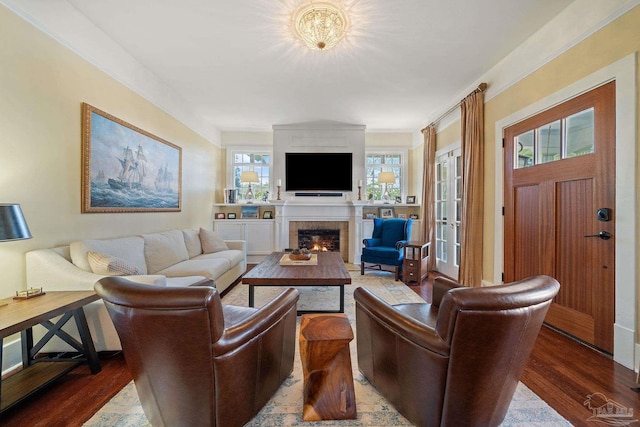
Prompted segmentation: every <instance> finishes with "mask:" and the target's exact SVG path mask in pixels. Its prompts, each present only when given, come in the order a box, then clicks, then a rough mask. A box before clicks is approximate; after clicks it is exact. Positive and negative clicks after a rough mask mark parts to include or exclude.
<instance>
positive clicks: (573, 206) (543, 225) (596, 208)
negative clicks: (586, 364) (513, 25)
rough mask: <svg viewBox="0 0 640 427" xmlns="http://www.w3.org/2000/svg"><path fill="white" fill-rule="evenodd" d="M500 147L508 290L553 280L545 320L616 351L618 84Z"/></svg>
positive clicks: (531, 124)
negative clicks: (539, 277) (555, 287)
mask: <svg viewBox="0 0 640 427" xmlns="http://www.w3.org/2000/svg"><path fill="white" fill-rule="evenodd" d="M504 141H505V150H504V152H505V160H504V165H505V197H504V199H505V211H504V224H505V242H504V243H505V251H504V252H505V259H504V266H505V270H504V281H505V283H508V282H511V281H514V280H519V279H522V278H525V277H528V276H532V275H536V274H546V275H549V276H552V277H555V278H556V279H557V280H558V281H559V282H560V292H559V294H558V296H557V297H556V298H555V299H554V303H553V304H552V307H551V309H550V310H549V314H548V315H547V318H546V322H547V323H548V324H550V325H552V326H554V327H556V328H558V329H560V330H562V331H565V332H567V333H569V334H570V335H573V336H575V337H577V338H579V339H580V340H583V341H585V342H587V343H589V344H592V345H594V346H596V347H598V348H600V349H602V350H604V351H606V352H608V353H613V322H614V312H615V301H614V290H615V282H614V278H615V269H614V266H615V243H614V240H615V236H614V235H613V232H614V229H615V212H614V211H613V207H614V205H615V82H611V83H608V84H606V85H603V86H601V87H599V88H596V89H593V90H591V91H590V92H587V93H585V94H583V95H580V96H578V97H576V98H574V99H572V100H569V101H567V102H565V103H563V104H561V105H558V106H556V107H554V108H551V109H549V110H547V111H545V112H542V113H540V114H538V115H536V116H534V117H531V118H529V119H526V120H524V121H522V122H520V123H517V124H515V125H513V126H510V127H509V128H506V129H505V131H504ZM629 179H635V178H634V177H629Z"/></svg>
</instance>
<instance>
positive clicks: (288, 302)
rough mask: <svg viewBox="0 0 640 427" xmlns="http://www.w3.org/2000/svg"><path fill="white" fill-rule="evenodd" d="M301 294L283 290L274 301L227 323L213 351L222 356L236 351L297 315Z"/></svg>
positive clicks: (292, 290)
mask: <svg viewBox="0 0 640 427" xmlns="http://www.w3.org/2000/svg"><path fill="white" fill-rule="evenodd" d="M299 297H300V294H299V293H298V291H297V290H296V289H293V288H289V289H286V290H284V291H282V292H281V293H280V294H279V295H278V296H277V297H275V298H274V299H273V300H272V301H270V302H269V303H267V304H266V305H264V306H263V307H262V308H260V309H259V310H257V311H256V312H255V313H253V314H252V315H251V316H249V317H247V318H246V319H243V320H242V321H241V322H240V323H237V324H235V325H225V331H224V333H223V334H222V337H221V338H220V339H219V340H218V341H216V342H214V343H213V353H214V355H215V356H220V355H223V354H226V353H230V352H232V351H235V350H236V349H238V348H240V347H242V346H243V345H244V344H246V343H248V342H249V341H251V340H253V339H255V338H256V337H257V336H259V335H260V334H262V333H264V332H265V331H267V330H268V329H270V328H271V327H272V326H273V325H275V324H276V323H278V322H279V321H281V320H282V319H284V318H285V317H286V316H287V315H288V314H290V313H293V316H294V317H295V315H296V306H297V303H298V298H299Z"/></svg>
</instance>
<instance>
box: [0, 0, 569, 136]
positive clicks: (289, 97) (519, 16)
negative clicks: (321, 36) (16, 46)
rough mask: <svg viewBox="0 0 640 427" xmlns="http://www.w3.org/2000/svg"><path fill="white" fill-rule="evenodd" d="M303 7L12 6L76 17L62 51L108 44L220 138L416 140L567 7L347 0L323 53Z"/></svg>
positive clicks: (555, 0) (154, 2) (245, 0)
mask: <svg viewBox="0 0 640 427" xmlns="http://www.w3.org/2000/svg"><path fill="white" fill-rule="evenodd" d="M301 1H303V0H279V1H278V0H163V1H159V0H136V1H131V0H108V1H105V0H20V1H19V2H18V1H11V0H9V1H8V3H14V6H15V5H17V7H21V8H23V12H25V11H26V12H25V13H24V14H26V15H29V18H30V20H31V21H32V22H34V21H35V22H36V23H38V22H40V23H46V20H47V19H49V20H50V21H52V20H54V19H59V20H62V19H69V16H70V15H74V14H75V15H77V16H80V17H82V18H83V19H84V22H85V26H84V27H80V26H78V28H75V29H68V28H67V29H65V30H64V31H66V44H67V45H68V46H70V47H71V48H75V50H76V51H78V52H81V53H82V51H83V47H82V46H81V45H80V44H81V43H82V42H81V41H76V42H74V40H82V39H83V37H78V36H79V35H82V34H86V37H84V38H85V39H87V38H89V37H95V34H99V35H100V36H101V37H102V38H104V39H110V40H111V41H112V42H115V43H114V45H115V46H117V47H119V48H121V49H123V50H124V51H126V53H128V54H129V55H130V56H131V57H132V58H133V60H134V62H137V63H138V64H137V65H138V66H140V65H142V68H143V69H145V72H146V73H147V75H152V76H154V78H156V79H157V80H158V81H159V82H161V83H162V85H164V87H165V88H166V91H167V93H168V94H169V95H168V96H169V97H171V98H175V99H179V100H180V103H182V105H185V106H188V108H189V109H190V110H191V111H192V112H194V113H195V114H197V115H198V116H199V117H200V119H201V120H203V121H205V122H208V123H210V124H211V125H212V126H214V127H215V128H217V130H249V129H251V130H269V129H271V126H272V125H274V124H285V123H296V122H307V121H320V120H335V121H340V122H347V123H357V124H364V125H366V126H367V129H368V130H389V131H394V130H395V131H416V130H417V129H419V128H421V127H422V126H424V125H426V124H427V123H428V121H429V120H433V119H434V118H435V117H436V116H437V115H439V114H441V113H442V112H443V111H444V110H446V109H447V108H448V107H450V106H451V105H452V104H454V103H455V102H457V101H458V100H459V97H460V95H461V94H463V93H464V92H465V91H466V90H468V89H469V88H473V87H474V86H473V85H477V83H479V81H478V79H479V78H480V77H482V76H483V75H484V74H485V73H486V72H487V71H488V70H490V69H491V68H492V67H494V66H495V65H496V64H497V63H498V62H499V61H500V60H501V59H502V58H504V57H505V56H506V55H508V54H509V53H510V52H511V51H513V50H514V49H515V48H516V47H517V46H519V45H520V44H521V43H523V42H524V41H525V40H526V39H527V38H529V37H530V36H531V35H532V34H533V33H535V32H536V31H537V30H538V29H539V28H540V27H542V26H543V25H545V24H546V23H547V22H548V21H549V20H550V19H552V18H553V17H554V16H555V15H557V14H558V13H559V12H561V11H562V10H563V9H564V8H566V7H567V6H568V5H569V4H570V3H571V1H572V0H366V1H365V0H342V3H343V4H345V5H346V7H347V9H348V11H349V12H348V13H349V15H350V17H351V27H352V28H351V31H350V33H349V35H348V37H347V38H346V40H344V41H343V42H342V43H341V44H340V45H338V46H337V47H335V48H334V49H332V50H330V51H326V52H318V51H311V50H309V49H308V48H306V47H305V46H304V45H302V43H301V42H299V41H298V40H296V39H294V36H293V33H292V31H291V29H290V28H289V20H290V15H291V12H292V11H293V10H295V8H296V7H297V6H298V5H300V3H301ZM307 1H308V0H307ZM5 3H7V1H5ZM45 3H46V6H45ZM47 11H50V13H49V16H48V17H45V16H44V15H45V14H46V13H47ZM56 11H57V13H58V15H59V16H53V15H55V13H56ZM62 11H64V13H63V12H62ZM71 12H73V13H71ZM38 13H40V14H41V15H42V16H37V15H38ZM24 14H23V15H24ZM91 25H94V26H95V27H97V28H98V29H99V30H101V31H97V30H96V28H95V27H94V28H93V29H92V31H88V29H89V27H90V26H91ZM44 26H46V25H44ZM53 32H54V31H50V33H53ZM60 32H63V30H60V31H59V33H60ZM72 32H74V33H75V34H73V35H74V36H75V37H71V36H70V33H72ZM56 35H58V36H60V34H54V36H56ZM105 36H106V37H105ZM61 37H62V38H65V34H62V35H61ZM74 43H76V44H77V46H75V45H74ZM85 48H86V46H85ZM102 53H103V52H101V51H99V50H98V49H93V52H92V53H91V54H92V55H94V56H95V57H96V58H97V57H98V56H99V55H101V54H102ZM107 53H108V52H106V49H105V52H104V54H105V55H106V54H107ZM94 59H95V58H94ZM93 62H94V63H95V62H99V60H94V61H93ZM116 74H117V73H116Z"/></svg>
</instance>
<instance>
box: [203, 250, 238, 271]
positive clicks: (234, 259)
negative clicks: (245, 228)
mask: <svg viewBox="0 0 640 427" xmlns="http://www.w3.org/2000/svg"><path fill="white" fill-rule="evenodd" d="M193 259H194V260H195V259H226V260H227V261H229V268H232V267H234V266H236V265H238V264H239V263H241V262H242V261H243V260H244V253H243V252H242V251H239V250H236V249H229V250H228V251H220V252H216V253H213V254H202V255H198V256H197V257H195V258H193Z"/></svg>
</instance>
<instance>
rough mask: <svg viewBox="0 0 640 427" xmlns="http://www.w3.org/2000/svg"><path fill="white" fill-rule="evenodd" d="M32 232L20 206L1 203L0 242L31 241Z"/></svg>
mask: <svg viewBox="0 0 640 427" xmlns="http://www.w3.org/2000/svg"><path fill="white" fill-rule="evenodd" d="M30 238H31V232H30V231H29V227H28V226H27V221H25V219H24V215H22V209H20V205H18V204H16V203H0V241H2V242H4V241H11V240H23V239H30Z"/></svg>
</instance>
